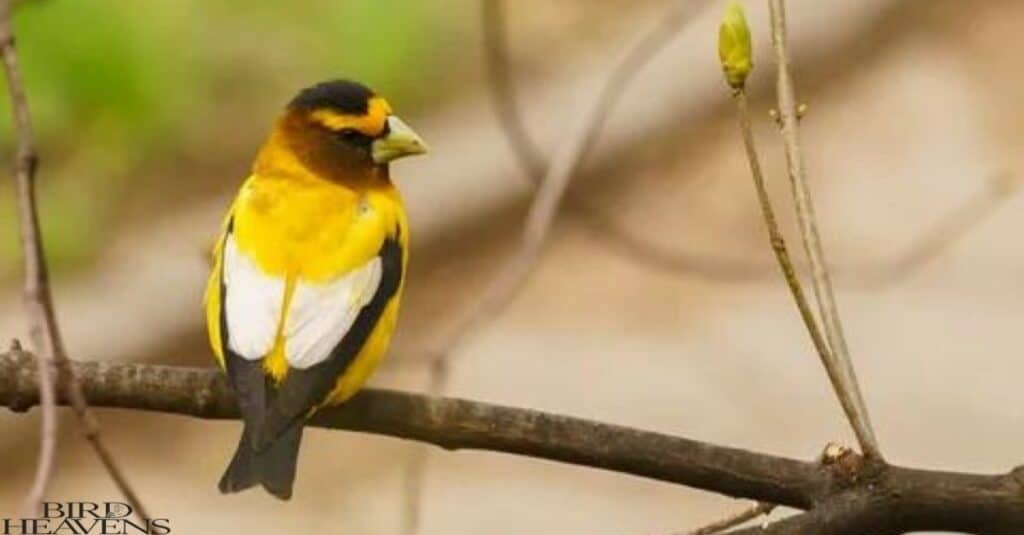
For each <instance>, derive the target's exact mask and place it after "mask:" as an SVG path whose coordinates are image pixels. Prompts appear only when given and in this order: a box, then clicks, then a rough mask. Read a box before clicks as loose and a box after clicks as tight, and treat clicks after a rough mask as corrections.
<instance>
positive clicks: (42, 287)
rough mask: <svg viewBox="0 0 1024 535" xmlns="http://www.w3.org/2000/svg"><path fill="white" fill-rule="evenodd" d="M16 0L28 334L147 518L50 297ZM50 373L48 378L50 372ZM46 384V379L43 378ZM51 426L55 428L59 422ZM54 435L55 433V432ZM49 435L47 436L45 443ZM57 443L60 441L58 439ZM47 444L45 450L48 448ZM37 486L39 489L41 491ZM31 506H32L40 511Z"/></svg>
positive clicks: (4, 34)
mask: <svg viewBox="0 0 1024 535" xmlns="http://www.w3.org/2000/svg"><path fill="white" fill-rule="evenodd" d="M12 3H13V0H0V54H2V56H3V68H4V74H5V75H6V77H7V88H8V92H9V94H10V99H11V112H12V114H13V119H14V134H15V139H16V142H17V149H16V154H15V159H14V180H15V182H16V184H17V195H18V201H19V202H18V214H19V220H20V222H21V225H20V228H21V231H20V238H21V247H22V251H23V254H24V264H25V299H24V301H25V312H26V315H27V317H28V322H29V334H30V337H31V339H32V343H33V345H34V346H35V348H36V352H38V353H39V354H40V358H41V359H42V360H44V361H45V362H46V364H47V366H46V367H47V368H49V369H56V370H58V372H59V373H58V376H57V383H58V384H62V385H64V386H65V387H66V389H67V394H68V398H69V399H70V400H71V405H72V408H73V409H74V412H75V414H76V415H77V417H78V420H79V423H81V426H82V431H83V434H84V435H85V438H86V440H87V441H88V442H89V444H90V445H92V448H93V450H94V451H95V452H96V455H97V456H98V457H99V459H100V461H101V462H102V463H103V466H104V467H105V468H106V470H107V472H108V473H109V474H110V476H111V478H112V479H113V480H114V482H115V484H116V485H117V487H118V490H120V491H121V493H122V494H123V495H124V497H125V499H126V500H127V501H128V503H129V505H131V507H132V509H133V510H134V512H135V514H136V515H138V516H139V517H140V518H142V519H147V518H149V515H147V514H146V512H145V509H143V507H142V504H141V503H140V502H139V499H138V497H137V496H136V494H135V492H134V491H133V490H132V488H131V486H130V485H129V484H128V482H127V480H126V479H125V477H124V474H123V473H122V472H121V470H120V469H119V468H118V466H117V464H116V463H115V462H114V459H113V458H112V456H111V455H110V452H109V451H108V450H107V448H106V446H105V445H104V444H103V442H102V441H101V440H100V435H99V425H98V423H97V422H96V419H95V417H94V416H93V415H92V413H90V412H89V409H88V404H87V403H86V401H85V396H84V395H83V394H82V388H81V385H80V384H79V383H78V380H77V379H76V378H75V376H74V374H73V373H71V370H70V368H69V367H68V366H67V354H66V352H65V349H64V344H63V341H62V339H61V335H60V329H59V327H58V325H57V318H56V314H55V313H54V307H53V297H52V295H51V293H50V284H49V273H48V270H47V265H46V255H45V253H44V251H43V240H42V235H41V232H40V230H39V214H38V210H37V209H36V192H35V171H36V166H37V163H38V158H37V156H36V150H35V147H34V145H33V139H34V138H33V135H32V118H31V113H30V111H29V106H28V98H27V97H26V95H25V89H24V84H23V83H22V80H21V71H20V69H19V67H18V55H17V51H16V50H15V46H14V31H13V28H12V27H11V8H12ZM46 375H49V374H46ZM40 379H41V380H45V379H43V376H40ZM51 425H53V426H55V425H56V422H55V421H54V422H53V423H52V424H51ZM53 431H54V435H55V434H56V430H55V428H54V430H53ZM45 440H46V437H44V441H45ZM52 440H56V439H55V438H53V439H52ZM49 446H52V444H50V445H45V444H44V447H49ZM53 462H54V461H53V459H52V458H51V459H40V464H43V463H51V464H52V463H53ZM50 473H52V470H51V469H46V467H44V466H41V467H40V468H39V470H37V475H41V477H43V478H48V477H49V474H50ZM47 484H48V482H47V481H46V480H45V479H44V480H42V481H36V482H35V483H34V484H33V490H32V493H31V496H30V501H33V500H35V499H36V498H37V497H40V498H41V496H42V494H43V493H45V490H46V486H47ZM37 486H38V490H37ZM35 505H36V504H34V503H30V504H28V505H27V506H28V507H35Z"/></svg>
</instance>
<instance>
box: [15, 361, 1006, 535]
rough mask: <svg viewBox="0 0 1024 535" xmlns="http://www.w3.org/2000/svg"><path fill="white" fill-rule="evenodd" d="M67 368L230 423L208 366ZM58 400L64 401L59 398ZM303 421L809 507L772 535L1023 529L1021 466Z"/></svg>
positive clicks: (426, 405) (446, 415)
mask: <svg viewBox="0 0 1024 535" xmlns="http://www.w3.org/2000/svg"><path fill="white" fill-rule="evenodd" d="M70 367H71V369H72V370H73V371H74V372H75V374H76V376H77V377H78V378H79V381H80V383H81V385H82V390H83V393H84V394H85V396H86V398H87V399H88V401H89V403H90V404H92V405H93V406H94V407H110V408H120V409H136V410H145V411H151V412H158V413H169V414H179V415H187V416H194V417H198V418H204V419H216V420H221V419H237V418H238V415H239V413H238V408H237V406H236V404H235V397H234V394H233V393H232V391H231V389H230V388H229V387H228V385H227V383H226V381H225V380H224V377H223V375H222V374H221V373H220V372H219V371H218V370H216V369H213V368H191V367H183V366H158V365H146V364H116V363H109V362H73V363H71V364H70ZM35 369H36V368H35V366H34V365H33V361H32V357H31V355H27V354H23V353H21V354H16V353H8V354H0V406H6V407H10V408H11V409H12V410H15V411H25V410H27V409H29V408H31V407H33V406H35V405H36V404H37V403H38V401H39V390H38V387H37V385H36V380H35ZM60 394H61V399H60V400H59V401H60V402H61V403H64V404H66V403H67V399H66V397H67V393H66V392H64V391H61V393H60ZM310 425H313V426H315V427H321V428H327V429H344V430H351V431H360V432H366V433H373V434H378V435H387V436H392V437H397V438H404V439H409V440H416V441H420V442H426V443H429V444H434V445H436V446H440V447H442V448H445V449H449V450H458V449H473V450H487V451H495V452H504V453H512V454H516V455H523V456H528V457H535V458H539V459H547V460H551V461H558V462H563V463H569V464H573V465H579V466H589V467H594V468H601V469H604V470H610V471H614V472H619V473H623V474H631V475H635V476H640V477H645V478H650V479H654V480H658V481H664V482H668V483H675V484H680V485H685V486H689V487H694V488H698V489H703V490H707V491H711V492H718V493H722V494H726V495H729V496H733V497H737V498H747V499H753V500H760V501H768V502H771V503H777V504H781V505H787V506H790V507H796V508H799V509H811V508H813V512H812V513H810V514H808V515H805V516H801V517H797V518H803V519H805V520H791V519H787V520H783V521H780V522H776V523H775V524H773V526H772V527H771V529H781V528H777V526H787V525H790V524H791V523H794V522H802V523H803V524H801V525H805V526H806V525H811V524H810V523H811V522H816V523H817V524H815V525H818V526H822V527H823V528H822V529H826V530H827V529H830V528H831V527H832V526H833V525H834V526H883V527H885V529H884V530H881V531H872V530H867V531H860V532H857V533H858V535H863V533H872V534H875V533H890V532H893V533H894V532H895V531H886V530H888V529H889V527H892V528H893V529H899V530H905V531H912V530H919V529H955V530H963V531H967V532H976V533H977V532H984V533H1000V531H999V530H1011V529H1016V530H1018V531H1016V532H1015V533H1019V532H1020V531H1019V530H1022V529H1024V469H1018V470H1015V471H1014V472H1011V473H1009V474H1005V475H977V474H960V473H951V472H938V471H927V470H917V469H911V468H901V467H893V466H885V465H878V464H870V463H864V462H863V458H861V457H859V456H857V455H856V454H855V453H853V452H849V453H848V454H847V457H843V458H839V459H836V460H834V461H833V462H826V463H824V464H819V463H815V462H807V461H800V460H795V459H789V458H785V457H778V456H774V455H768V454H763V453H755V452H751V451H746V450H742V449H736V448H730V447H726V446H719V445H715V444H709V443H706V442H699V441H695V440H690V439H686V438H681V437H674V436H670V435H665V434H661V433H654V432H650V431H641V430H638V429H632V428H628V427H622V426H617V425H611V424H604V423H599V422H594V421H590V420H584V419H581V418H574V417H570V416H564V415H558V414H551V413H546V412H541V411H533V410H529V409H518V408H513V407H504V406H500V405H493V404H488V403H480V402H475V401H468V400H462V399H452V398H434V397H430V396H424V395H420V394H410V393H403V392H396V391H389V390H376V389H367V390H364V391H362V392H361V393H359V394H358V395H356V396H355V397H354V398H352V400H350V401H349V402H347V403H345V404H344V405H342V406H340V407H332V408H327V409H324V410H322V411H320V412H318V413H317V414H316V415H315V416H314V417H313V419H312V420H311V421H310ZM844 529H846V528H844ZM1006 532H1007V533H1009V531H1006ZM748 533H757V532H756V531H755V532H748ZM772 533H793V531H789V532H786V531H772ZM800 533H802V534H806V533H830V534H835V533H852V531H820V530H819V531H803V532H800Z"/></svg>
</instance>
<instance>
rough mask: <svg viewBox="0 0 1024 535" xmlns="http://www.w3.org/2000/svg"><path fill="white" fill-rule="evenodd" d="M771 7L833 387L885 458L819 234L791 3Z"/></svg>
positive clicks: (866, 448) (870, 452)
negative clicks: (791, 47)
mask: <svg viewBox="0 0 1024 535" xmlns="http://www.w3.org/2000/svg"><path fill="white" fill-rule="evenodd" d="M768 5H769V9H770V11H771V26H772V32H771V34H772V44H773V49H774V50H775V60H776V63H777V67H778V79H777V88H776V89H777V91H776V92H777V96H778V107H779V118H780V124H781V131H782V140H783V145H784V146H785V152H786V162H787V169H788V171H789V179H790V184H791V185H792V190H793V200H794V205H795V207H796V213H797V219H798V221H799V227H800V236H801V237H802V241H803V245H804V251H805V253H806V254H807V261H808V263H809V264H810V272H811V281H812V282H813V288H814V296H815V299H816V300H817V302H818V313H819V314H820V316H821V322H822V325H823V327H824V330H825V336H826V338H827V339H828V344H829V349H830V351H829V352H828V353H822V356H823V357H825V356H826V355H827V358H826V360H825V367H826V368H828V369H829V371H828V374H829V377H830V379H832V385H833V387H834V388H835V391H836V395H837V396H838V397H839V402H840V403H841V404H842V406H843V411H844V412H845V413H846V417H847V418H848V419H849V420H850V425H851V426H852V427H853V432H854V434H855V435H856V436H857V442H858V443H859V444H860V447H861V451H863V452H864V455H865V457H868V458H872V459H878V460H881V459H882V453H881V450H880V449H879V447H878V440H877V439H876V438H875V432H874V429H873V428H872V427H871V420H870V418H869V417H868V411H867V406H866V404H865V403H864V397H863V395H862V394H861V391H860V386H859V385H858V383H857V375H856V373H855V371H854V369H853V361H852V359H851V358H850V351H849V348H848V346H847V344H846V336H845V335H844V334H843V325H842V322H841V320H840V318H839V309H838V307H837V306H836V300H835V294H834V292H833V291H832V278H831V275H830V274H829V271H828V266H827V261H826V260H825V252H824V249H823V247H822V245H821V238H820V237H819V235H818V226H817V222H816V218H815V215H814V203H813V201H812V200H811V194H810V188H809V187H808V185H807V175H806V172H805V170H804V162H803V156H802V154H801V146H800V139H799V131H798V126H797V125H798V122H799V118H798V117H797V104H796V97H795V95H794V90H793V80H792V77H791V76H790V72H789V52H788V50H787V42H786V10H785V5H784V2H783V0H769V2H768Z"/></svg>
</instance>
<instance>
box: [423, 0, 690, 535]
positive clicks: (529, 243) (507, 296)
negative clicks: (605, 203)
mask: <svg viewBox="0 0 1024 535" xmlns="http://www.w3.org/2000/svg"><path fill="white" fill-rule="evenodd" d="M495 1H496V0H484V2H483V5H482V9H483V11H482V15H483V19H482V20H483V24H484V27H485V28H488V29H493V28H494V24H495V23H499V24H500V23H502V21H503V19H502V14H501V12H500V6H499V5H497V4H495V3H494V2H495ZM703 3H704V2H692V3H685V4H678V5H676V6H673V8H672V9H671V10H670V11H669V12H668V13H666V15H665V16H664V17H663V18H661V19H660V20H659V21H658V22H657V23H656V25H655V26H654V28H652V29H651V30H650V31H649V32H647V33H645V34H644V35H643V36H642V37H641V38H640V40H639V41H637V42H636V43H635V44H634V45H633V46H632V47H631V48H629V49H628V50H627V51H626V53H625V54H624V55H623V57H622V59H621V60H619V62H618V63H616V64H615V67H614V68H613V69H612V71H611V73H609V75H608V78H607V79H606V81H605V84H604V86H603V87H602V88H601V91H600V92H599V93H598V96H597V98H596V99H595V100H594V102H593V104H592V105H590V107H589V108H588V110H587V112H586V114H585V115H584V116H583V119H582V121H580V123H579V125H578V126H577V128H576V129H575V130H574V131H573V133H572V134H570V135H569V136H568V137H567V138H566V139H565V141H564V143H563V144H562V145H561V146H560V147H559V148H558V152H557V153H556V154H555V155H554V159H553V160H552V163H551V165H550V167H548V168H547V170H546V172H544V173H542V174H543V178H542V179H541V180H540V182H539V183H538V187H537V190H536V193H535V194H534V197H533V201H532V202H531V204H530V208H529V211H528V213H527V215H526V220H525V221H524V222H523V228H522V232H521V235H520V240H519V245H518V247H517V249H516V251H515V252H514V253H513V256H512V258H511V259H510V260H509V261H508V262H507V263H505V264H504V266H503V268H502V269H501V270H500V271H499V272H498V274H497V275H496V276H495V278H494V279H493V280H492V281H491V283H490V284H489V285H488V286H487V287H486V288H485V289H484V291H483V292H482V293H481V294H480V297H479V298H478V299H477V300H475V301H473V302H472V303H470V305H469V306H467V307H466V308H465V310H463V312H462V313H461V314H460V315H459V316H458V317H457V318H456V320H455V321H453V322H452V323H451V324H450V325H449V326H448V327H446V328H443V329H442V330H441V334H440V335H439V336H437V337H436V339H435V340H434V342H433V343H432V344H430V345H429V346H428V350H427V352H426V358H427V359H428V362H429V363H430V386H429V390H430V393H431V394H433V395H439V394H441V393H443V391H444V389H445V387H446V385H447V382H448V377H449V373H450V371H449V369H450V362H449V360H450V357H449V355H450V354H451V351H452V350H453V349H454V348H455V347H456V346H458V344H459V343H460V342H461V341H462V339H463V338H464V337H465V336H466V335H467V334H468V333H470V332H472V331H474V330H475V329H477V328H478V327H479V326H480V325H482V324H484V323H486V322H488V321H491V320H492V319H493V318H494V317H495V316H496V315H497V314H498V313H499V312H500V311H501V309H503V308H504V307H505V306H506V305H507V304H508V303H509V301H511V300H512V298H513V297H514V296H515V295H516V293H517V292H518V290H519V289H520V288H521V287H522V285H523V283H524V282H525V281H526V279H527V277H528V276H529V275H530V273H531V272H532V270H533V267H534V265H535V264H536V263H537V259H538V257H539V256H540V253H541V251H542V249H543V247H544V244H545V243H546V242H547V238H548V235H549V233H550V230H551V227H552V225H553V223H554V220H555V218H556V216H557V215H558V211H559V207H560V206H561V204H562V199H563V198H564V196H565V192H566V190H567V189H568V186H569V183H570V181H571V179H572V177H573V175H575V174H576V171H577V170H578V169H579V166H580V164H581V163H582V162H583V160H584V159H585V158H586V156H587V154H588V153H589V152H590V149H591V148H593V146H594V143H595V142H596V141H597V136H598V135H599V133H600V131H601V129H602V127H603V126H604V124H605V122H606V121H607V119H608V116H609V115H610V114H611V111H612V109H614V107H615V103H616V102H617V101H618V100H619V98H620V97H621V96H622V94H623V93H624V92H625V89H626V87H627V86H628V85H629V83H630V82H631V81H632V79H633V78H634V77H635V75H636V73H637V72H638V71H639V70H640V69H641V68H642V67H643V66H644V65H646V64H647V62H648V61H649V60H650V58H651V57H653V56H654V55H655V54H656V53H657V52H658V51H659V50H661V49H662V48H663V47H664V46H665V45H666V44H667V43H668V41H669V39H670V38H671V37H672V36H674V35H675V34H676V33H677V32H678V31H679V30H680V29H681V28H683V27H684V26H685V25H686V23H687V22H688V21H689V20H691V19H692V15H693V14H694V12H695V10H694V9H692V5H691V4H696V5H701V4H703ZM503 36H504V32H503V30H502V35H501V36H500V38H496V39H491V40H490V41H488V43H489V44H488V46H489V47H491V50H490V51H489V52H488V54H494V53H495V51H497V52H498V53H501V51H502V48H501V46H502V43H503ZM495 43H497V45H496V44H495ZM495 46H497V47H498V48H494V47H495ZM495 70H496V71H498V73H497V75H496V74H495V72H492V74H491V76H492V77H494V79H493V83H502V84H505V85H507V82H508V80H507V74H502V73H501V72H502V71H503V72H505V73H507V67H506V66H504V64H502V65H499V66H498V67H496V68H495ZM503 76H504V77H505V78H502V77H503ZM509 94H510V93H509ZM505 110H506V111H505V112H501V113H511V114H512V117H513V120H514V121H519V120H520V119H519V113H518V111H517V110H516V109H515V105H514V104H510V105H509V107H506V108H505ZM504 126H505V127H506V128H507V127H508V125H504ZM513 129H514V128H513ZM518 132H520V134H511V135H521V136H523V137H522V139H521V140H520V141H522V140H525V139H528V138H526V137H525V136H526V134H525V129H524V128H522V127H521V126H520V127H519V129H518ZM526 143H529V142H528V141H526ZM525 146H530V145H524V147H525ZM519 150H526V151H529V150H530V149H519ZM523 154H526V153H525V152H524V153H523ZM526 157H527V158H530V157H532V156H526ZM532 165H533V164H530V163H527V164H525V165H524V167H525V168H527V169H531V167H532ZM541 169H543V168H542V167H541ZM531 176H532V175H531ZM426 457H427V450H425V449H423V448H419V449H418V450H417V452H416V454H415V455H414V457H413V458H412V459H411V460H410V463H409V466H408V468H407V470H406V473H405V481H404V486H405V489H404V504H403V511H404V529H405V532H406V533H416V532H417V530H418V529H419V518H420V507H421V502H422V500H421V496H422V493H423V484H424V482H423V479H424V471H425V465H426Z"/></svg>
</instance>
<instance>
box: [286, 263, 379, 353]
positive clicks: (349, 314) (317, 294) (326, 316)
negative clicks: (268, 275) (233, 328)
mask: <svg viewBox="0 0 1024 535" xmlns="http://www.w3.org/2000/svg"><path fill="white" fill-rule="evenodd" d="M381 274H382V267H381V259H380V257H375V258H374V259H373V260H370V261H369V262H367V263H365V264H363V265H362V266H360V267H358V268H356V269H354V270H352V271H349V272H348V273H346V274H345V276H343V277H340V278H338V279H335V280H333V281H331V282H328V283H325V284H312V283H306V282H303V281H302V280H299V281H297V282H296V284H295V291H294V293H293V294H292V299H291V304H290V305H289V310H288V320H287V322H286V324H285V329H284V335H285V355H286V358H287V360H288V364H289V365H290V366H291V367H293V368H297V369H300V370H302V369H306V368H309V367H310V366H313V365H315V364H318V363H320V362H323V361H324V360H326V359H327V357H329V356H330V355H331V351H332V350H333V349H334V347H335V346H337V345H338V343H340V342H341V339H342V338H343V337H344V336H345V334H346V333H348V331H349V329H351V328H352V324H353V323H355V321H356V317H357V316H358V315H359V312H360V311H361V310H362V309H363V307H365V306H366V305H367V304H368V303H369V302H370V300H371V299H373V295H374V294H375V293H377V288H378V287H379V286H380V279H381Z"/></svg>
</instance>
